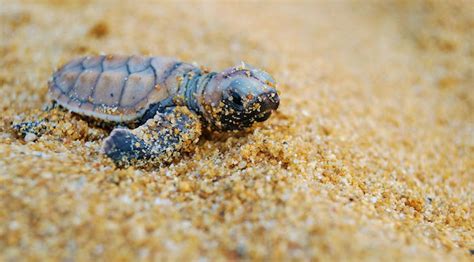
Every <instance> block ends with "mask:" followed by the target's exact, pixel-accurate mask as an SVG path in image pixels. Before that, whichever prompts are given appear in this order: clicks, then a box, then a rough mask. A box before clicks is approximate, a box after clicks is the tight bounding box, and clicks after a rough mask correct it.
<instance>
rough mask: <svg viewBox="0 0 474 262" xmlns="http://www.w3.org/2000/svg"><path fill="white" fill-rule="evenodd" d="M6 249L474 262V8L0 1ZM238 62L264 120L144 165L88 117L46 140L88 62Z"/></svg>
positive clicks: (40, 255)
mask: <svg viewBox="0 0 474 262" xmlns="http://www.w3.org/2000/svg"><path fill="white" fill-rule="evenodd" d="M0 26H1V37H0V110H1V118H0V120H1V121H0V172H1V173H0V260H2V261H16V260H17V259H18V258H22V259H25V260H30V259H31V260H33V259H41V260H43V259H53V260H67V261H70V260H77V261H84V260H97V259H101V260H107V261H117V260H130V259H170V260H178V259H186V260H190V259H192V260H201V261H213V260H236V259H244V260H246V259H259V260H283V259H296V260H305V259H313V260H326V261H327V260H360V259H368V260H377V261H380V260H425V261H432V260H435V261H450V260H451V261H453V260H458V261H461V260H465V261H472V256H471V255H469V250H470V249H474V228H473V221H474V220H473V206H474V203H473V202H474V200H473V199H474V196H473V188H474V171H473V170H474V116H473V115H474V86H473V85H474V66H473V65H474V31H473V28H474V2H473V1H409V0H406V1H375V0H374V1H357V2H355V1H329V0H327V1H323V0H321V1H308V2H290V1H279V2H242V3H237V2H231V1H228V2H220V3H216V2H186V1H182V2H158V1H92V0H89V1H79V0H78V1H64V0H51V1H43V0H38V1H33V0H31V1H23V0H15V1H12V0H0ZM99 53H117V54H152V55H167V56H175V57H178V58H180V59H182V60H184V61H189V62H196V63H198V64H201V65H205V66H208V67H209V68H211V69H213V70H221V69H224V68H227V67H230V66H232V65H234V64H237V63H239V62H240V61H241V60H243V61H245V62H248V63H250V64H253V65H255V66H257V67H261V68H264V69H266V70H267V71H269V72H270V73H272V74H273V75H274V77H275V78H276V79H277V81H278V83H279V91H280V93H281V101H282V102H281V106H280V108H279V111H278V112H277V113H276V114H274V115H273V116H272V117H271V119H270V120H269V121H267V122H265V123H264V124H259V125H256V126H255V127H254V128H252V129H250V130H248V131H246V132H241V133H238V134H235V135H219V136H218V135H214V136H211V135H209V136H207V137H204V138H203V139H201V141H200V145H199V147H198V149H197V151H196V152H195V153H194V154H191V155H188V156H185V157H184V158H183V159H181V160H180V161H177V162H176V163H174V164H172V165H170V166H167V167H163V168H159V169H156V170H154V171H144V170H140V169H133V168H130V169H127V170H117V169H114V168H113V165H112V163H111V162H110V161H109V160H108V159H106V158H104V157H103V156H102V155H100V153H99V149H100V146H101V141H102V139H103V138H104V137H105V136H106V135H107V133H106V132H105V131H104V130H101V129H98V128H96V127H93V126H88V123H87V122H86V121H84V120H83V119H81V118H80V117H77V116H72V115H65V116H64V119H63V120H64V121H62V122H61V125H60V126H58V127H57V129H56V130H55V131H54V132H53V133H52V134H50V135H47V136H44V137H42V138H40V139H39V140H38V141H36V142H24V141H23V140H21V139H18V138H16V137H15V136H14V135H13V133H12V132H11V130H10V127H9V126H10V123H11V122H12V121H13V120H15V119H16V118H21V117H24V116H33V117H34V116H37V115H38V109H40V108H41V107H42V105H43V104H44V103H45V102H47V97H46V92H47V80H48V78H49V77H50V75H51V73H52V71H53V70H54V69H55V68H57V67H58V66H59V65H61V63H64V62H66V61H67V60H69V59H71V58H74V57H77V56H82V55H90V54H99Z"/></svg>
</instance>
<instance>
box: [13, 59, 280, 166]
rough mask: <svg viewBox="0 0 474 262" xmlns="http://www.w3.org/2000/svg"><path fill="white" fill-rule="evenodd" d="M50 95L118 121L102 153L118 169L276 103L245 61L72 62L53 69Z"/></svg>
mask: <svg viewBox="0 0 474 262" xmlns="http://www.w3.org/2000/svg"><path fill="white" fill-rule="evenodd" d="M49 94H50V96H51V98H52V100H53V101H54V102H55V103H57V104H59V105H60V106H62V107H64V108H66V109H68V110H69V111H72V112H74V113H77V114H80V115H83V116H88V117H90V118H93V119H96V120H98V121H103V122H112V123H115V124H116V126H117V127H116V128H115V129H114V130H113V131H112V132H111V134H110V135H109V137H107V138H106V139H105V141H104V144H103V152H104V153H105V154H106V155H107V156H108V157H109V158H111V159H112V160H113V162H114V163H115V164H116V165H117V166H120V167H123V166H129V165H135V166H149V165H155V164H159V163H161V162H164V161H169V160H170V159H172V158H173V157H175V156H176V155H178V154H179V152H180V151H183V150H186V149H187V148H189V146H190V145H191V144H194V143H195V142H197V140H198V139H199V136H200V135H201V126H204V127H206V128H208V129H210V130H216V131H230V130H241V129H243V128H246V127H249V126H251V125H252V124H253V123H254V122H255V121H257V122H262V121H265V120H267V119H268V118H269V117H270V115H271V113H272V111H274V110H276V109H277V108H278V105H279V102H280V100H279V97H278V94H277V91H276V89H275V81H274V79H273V78H272V77H271V76H270V75H269V74H268V73H266V72H265V71H263V70H260V69H257V68H254V67H251V66H249V65H245V64H244V63H242V64H241V65H238V66H235V67H232V68H229V69H227V70H224V71H223V72H220V73H216V72H208V71H206V70H203V69H201V68H199V67H196V66H194V65H192V64H188V63H183V62H180V61H178V60H176V59H173V58H168V57H145V56H118V55H101V56H88V57H83V58H79V59H75V60H72V61H71V62H69V63H67V64H65V65H64V66H63V67H61V68H60V69H59V70H57V71H56V72H55V73H54V74H53V76H52V78H51V80H50V82H49ZM124 125H125V126H128V127H132V126H137V128H135V129H129V128H126V127H120V126H124ZM34 126H38V123H32V122H24V123H21V124H17V125H15V126H14V128H15V129H16V130H17V131H19V132H20V133H21V132H23V133H25V129H28V128H29V127H34Z"/></svg>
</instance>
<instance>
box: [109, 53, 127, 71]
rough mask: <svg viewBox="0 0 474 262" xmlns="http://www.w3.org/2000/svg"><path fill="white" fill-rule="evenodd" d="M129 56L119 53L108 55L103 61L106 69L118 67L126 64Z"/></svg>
mask: <svg viewBox="0 0 474 262" xmlns="http://www.w3.org/2000/svg"><path fill="white" fill-rule="evenodd" d="M128 59H129V57H127V56H119V55H108V56H106V57H105V59H104V61H103V65H104V71H107V70H113V69H118V68H121V67H124V66H126V64H127V61H128Z"/></svg>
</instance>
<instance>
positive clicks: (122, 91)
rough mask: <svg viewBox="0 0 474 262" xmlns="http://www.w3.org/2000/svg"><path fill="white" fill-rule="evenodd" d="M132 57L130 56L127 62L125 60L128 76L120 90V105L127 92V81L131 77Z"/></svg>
mask: <svg viewBox="0 0 474 262" xmlns="http://www.w3.org/2000/svg"><path fill="white" fill-rule="evenodd" d="M131 58H132V57H131V56H129V57H128V59H127V62H125V68H126V69H127V78H125V81H123V84H122V90H120V96H119V100H118V104H117V105H118V106H122V98H123V93H124V92H125V87H126V86H127V82H128V79H129V78H130V75H131V73H130V67H129V66H128V63H129V62H130V59H131Z"/></svg>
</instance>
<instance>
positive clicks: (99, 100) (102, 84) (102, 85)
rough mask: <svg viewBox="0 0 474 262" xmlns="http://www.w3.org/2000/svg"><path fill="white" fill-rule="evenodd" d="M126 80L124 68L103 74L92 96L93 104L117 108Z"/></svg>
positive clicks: (126, 74)
mask: <svg viewBox="0 0 474 262" xmlns="http://www.w3.org/2000/svg"><path fill="white" fill-rule="evenodd" d="M127 78H128V72H127V70H125V69H124V68H119V69H117V70H108V71H105V72H103V73H102V74H101V75H100V78H99V80H98V81H97V85H96V86H95V90H94V95H93V97H92V99H93V103H94V104H103V105H106V106H118V104H119V102H120V96H121V93H122V90H123V89H124V84H125V81H127ZM83 88H84V87H83Z"/></svg>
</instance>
